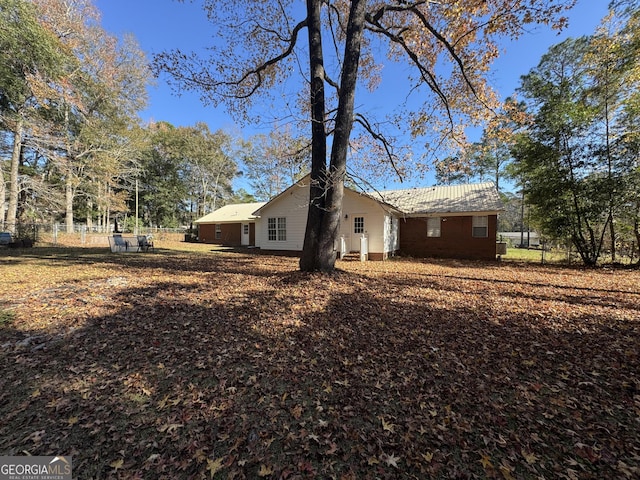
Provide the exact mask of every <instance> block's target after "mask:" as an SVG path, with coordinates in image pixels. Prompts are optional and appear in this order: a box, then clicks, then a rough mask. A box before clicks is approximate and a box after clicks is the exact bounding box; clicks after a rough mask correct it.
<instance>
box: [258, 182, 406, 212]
mask: <svg viewBox="0 0 640 480" xmlns="http://www.w3.org/2000/svg"><path fill="white" fill-rule="evenodd" d="M310 182H311V175H310V174H307V175H305V176H304V177H302V178H301V179H300V180H298V181H297V182H296V183H294V184H293V185H291V186H290V187H289V188H287V189H286V190H284V191H283V192H281V193H280V194H278V195H276V196H275V197H273V198H272V199H271V200H269V201H268V202H267V203H265V204H263V205H262V206H261V207H260V208H258V209H256V210H255V211H254V212H253V215H255V216H258V217H259V216H261V215H262V211H263V210H264V208H263V207H265V208H270V207H271V206H273V204H274V203H277V202H278V201H279V200H280V199H281V198H282V197H284V196H285V195H286V194H287V193H291V191H292V190H293V189H296V188H297V189H299V188H309V184H310ZM344 194H345V195H356V196H358V197H362V198H366V199H368V200H370V201H372V202H374V204H377V205H379V206H381V207H383V208H385V209H386V210H391V211H396V210H397V209H396V207H395V205H392V204H389V203H387V202H386V201H385V200H384V199H381V198H380V197H379V196H376V195H371V194H369V193H366V192H358V191H356V190H353V189H352V188H349V187H347V186H345V187H344ZM396 213H401V212H396Z"/></svg>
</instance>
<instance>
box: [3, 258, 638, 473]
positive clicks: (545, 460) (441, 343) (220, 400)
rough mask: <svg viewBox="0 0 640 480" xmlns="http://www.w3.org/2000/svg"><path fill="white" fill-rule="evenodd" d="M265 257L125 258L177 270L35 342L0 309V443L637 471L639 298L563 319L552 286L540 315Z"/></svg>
mask: <svg viewBox="0 0 640 480" xmlns="http://www.w3.org/2000/svg"><path fill="white" fill-rule="evenodd" d="M258 260H260V261H256V260H254V261H253V262H251V259H249V258H245V257H243V256H234V257H224V258H223V257H218V256H215V257H213V258H211V259H207V260H206V262H204V266H202V265H201V263H200V262H199V261H198V260H193V261H191V260H190V259H189V258H178V257H177V258H165V259H157V258H156V259H153V262H152V263H150V264H149V265H148V267H147V266H146V264H145V263H144V262H145V261H150V260H149V259H147V260H145V259H144V258H140V259H137V258H136V259H134V260H131V262H133V263H132V264H129V263H128V262H130V260H127V263H126V264H129V265H132V266H131V268H135V269H139V270H140V271H143V269H144V268H153V269H159V270H161V271H163V272H165V274H166V275H167V278H166V279H165V280H164V281H158V282H155V283H153V284H151V285H144V286H141V287H136V286H135V284H133V285H132V283H131V281H128V282H124V283H122V284H115V285H112V288H110V289H109V290H107V291H106V292H103V293H104V294H105V295H108V297H109V298H108V299H107V300H108V302H107V303H108V304H109V305H110V306H111V307H110V308H109V309H107V310H108V313H105V312H104V310H100V311H101V313H100V314H97V315H88V317H87V319H86V321H85V322H84V323H83V324H82V325H79V326H78V328H74V329H60V331H57V332H56V331H55V330H48V331H47V332H48V333H47V334H46V335H44V337H43V338H39V339H36V340H34V341H33V342H25V340H26V339H29V338H32V337H38V336H39V335H41V332H39V331H36V330H34V331H25V330H22V329H19V328H18V326H12V325H9V326H5V327H4V328H3V329H2V330H1V331H0V338H1V339H2V340H0V343H1V344H2V357H3V358H2V363H1V364H2V365H3V367H2V370H1V373H2V378H1V380H0V392H2V393H0V418H2V419H3V422H2V426H0V439H1V440H0V452H2V454H3V455H21V454H24V453H25V452H28V453H29V454H32V455H53V454H62V453H64V454H71V455H73V461H74V473H75V474H76V475H77V476H78V477H79V478H96V479H97V478H150V479H151V478H153V479H156V478H194V479H195V478H203V477H205V476H206V477H210V476H213V475H214V473H215V475H217V476H216V477H215V478H218V477H219V478H258V477H267V478H268V477H269V476H271V477H273V478H331V477H335V478H474V477H494V476H495V477H499V476H503V477H506V478H509V475H511V476H512V477H514V478H537V477H541V476H545V477H548V478H551V477H557V476H563V475H565V476H571V475H572V474H575V475H576V476H577V477H580V478H594V479H595V478H620V477H622V478H623V477H624V476H625V475H627V472H629V473H631V474H633V473H634V472H638V468H640V460H639V458H638V452H637V445H639V444H640V443H639V441H640V437H639V435H640V434H639V427H638V425H637V417H638V413H639V410H638V409H639V408H640V392H639V391H638V388H639V387H640V378H639V377H638V372H639V371H640V359H639V357H638V351H637V345H638V344H640V329H639V325H638V322H637V319H636V320H635V321H632V320H628V319H627V317H626V315H627V314H628V313H629V311H625V312H617V311H614V310H611V311H610V312H609V313H607V312H604V313H605V315H608V317H607V316H605V317H603V311H600V310H599V311H594V312H593V313H589V312H588V311H584V312H581V313H579V314H577V315H572V316H567V317H566V318H564V322H565V323H564V324H563V328H558V326H557V325H556V323H555V322H551V321H549V318H547V317H540V316H539V311H544V312H545V315H548V316H550V315H551V313H552V312H551V311H549V310H545V309H547V307H546V306H545V305H543V303H545V302H547V301H548V300H550V299H549V297H550V296H551V294H550V293H548V292H545V293H544V295H538V296H537V297H536V296H534V297H532V299H531V300H532V301H537V302H539V303H540V304H541V305H540V309H539V311H538V312H536V311H526V312H522V311H520V310H517V314H516V313H514V312H516V311H515V310H514V311H512V312H509V311H503V312H502V313H501V314H500V315H493V311H492V310H491V309H490V308H489V307H490V305H491V304H492V302H495V301H496V299H497V297H498V296H499V295H504V299H505V305H508V304H509V302H511V303H514V298H513V292H512V291H511V290H510V289H508V288H507V289H504V287H505V285H506V284H501V286H502V288H503V289H504V291H503V292H502V293H501V290H500V289H499V288H497V287H496V289H494V290H492V291H491V296H492V297H493V298H491V297H490V296H488V295H487V291H486V284H485V283H484V282H480V283H479V284H478V286H477V288H476V290H475V291H473V290H472V289H471V288H470V287H469V286H468V285H466V286H465V288H464V291H463V292H462V293H460V289H457V287H456V286H455V285H453V286H452V285H451V284H452V281H453V280H454V279H452V278H450V277H438V276H433V277H432V278H431V279H430V281H429V283H428V284H427V285H425V284H423V283H425V282H422V283H420V282H418V283H415V282H414V283H411V281H410V280H407V278H405V277H403V278H401V279H398V278H395V277H393V276H392V275H390V276H389V278H388V279H386V280H379V281H377V282H376V281H373V280H372V279H370V278H364V277H363V276H361V275H358V274H354V273H350V272H337V273H336V274H335V275H332V276H324V275H319V274H304V273H300V272H294V271H292V270H291V269H287V268H285V269H283V268H282V264H281V263H279V262H280V261H281V260H279V259H278V258H275V257H264V258H262V259H258ZM262 262H264V263H262ZM113 263H114V264H115V265H116V266H117V267H122V266H124V265H125V264H124V263H121V261H120V260H114V261H113ZM276 265H279V267H278V268H277V269H275V266H276ZM287 265H289V264H287ZM272 267H274V268H272ZM269 268H271V269H272V271H271V274H269V273H268V270H269ZM178 269H179V271H180V274H181V275H184V274H185V273H186V274H195V273H198V274H199V275H200V277H198V281H191V282H188V281H187V280H185V279H184V278H183V277H170V276H169V275H170V273H171V272H172V271H173V272H176V271H177V270H178ZM274 269H275V270H276V271H273V270H274ZM187 276H188V275H187ZM467 276H468V275H467ZM462 281H465V280H464V278H463V279H462ZM434 292H440V293H442V294H443V296H444V298H448V299H449V300H450V301H449V302H444V301H443V298H442V297H441V296H440V295H436V294H434ZM86 293H87V292H83V295H86ZM90 293H91V292H90ZM399 293H404V295H400V294H399ZM456 295H457V297H456ZM563 296H565V297H566V294H563V293H560V294H559V297H560V298H559V299H558V301H560V302H563V301H565V300H566V299H565V300H563V299H562V297H563ZM574 300H578V298H577V297H576V298H575V299H574ZM585 301H588V299H587V300H585ZM103 304H104V302H103ZM586 306H590V305H589V304H586ZM621 308H623V309H624V308H626V309H628V310H631V311H633V312H636V311H637V305H635V304H633V302H629V304H628V305H623V306H622V307H621ZM560 319H561V315H557V316H556V318H555V320H560ZM584 325H588V326H589V328H588V329H584V328H582V326H584ZM587 330H588V331H587ZM216 472H217V473H216Z"/></svg>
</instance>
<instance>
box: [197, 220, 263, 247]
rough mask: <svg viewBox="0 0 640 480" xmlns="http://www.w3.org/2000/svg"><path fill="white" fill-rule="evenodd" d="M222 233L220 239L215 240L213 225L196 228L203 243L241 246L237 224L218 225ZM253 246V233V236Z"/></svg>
mask: <svg viewBox="0 0 640 480" xmlns="http://www.w3.org/2000/svg"><path fill="white" fill-rule="evenodd" d="M220 227H221V229H222V232H221V235H220V238H219V239H217V238H216V226H215V224H201V225H199V226H198V238H200V241H202V242H204V243H211V244H213V245H229V246H233V247H236V246H240V244H241V236H240V234H241V227H242V225H241V224H239V223H223V224H221V225H220ZM253 239H254V245H255V233H254V236H253Z"/></svg>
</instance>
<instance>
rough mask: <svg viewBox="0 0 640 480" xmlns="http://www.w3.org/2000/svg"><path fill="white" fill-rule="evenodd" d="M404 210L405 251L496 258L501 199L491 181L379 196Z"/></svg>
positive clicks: (402, 234) (402, 243) (402, 236)
mask: <svg viewBox="0 0 640 480" xmlns="http://www.w3.org/2000/svg"><path fill="white" fill-rule="evenodd" d="M376 195H377V196H378V197H379V198H380V199H381V200H383V201H385V202H386V203H389V204H391V205H393V206H394V207H395V208H396V209H398V210H399V211H401V212H402V218H401V220H400V232H399V234H400V242H399V243H400V245H399V246H400V253H402V254H404V255H410V256H413V257H442V258H466V259H483V260H494V259H495V258H496V231H497V223H498V213H499V212H500V211H501V210H502V203H501V201H500V197H499V195H498V192H497V190H496V188H495V185H494V184H493V183H492V182H486V183H478V184H466V185H452V186H437V187H427V188H411V189H404V190H393V191H384V192H379V193H377V194H376Z"/></svg>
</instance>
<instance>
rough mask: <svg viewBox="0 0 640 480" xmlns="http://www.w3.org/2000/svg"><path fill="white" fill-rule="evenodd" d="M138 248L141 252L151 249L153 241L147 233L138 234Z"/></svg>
mask: <svg viewBox="0 0 640 480" xmlns="http://www.w3.org/2000/svg"><path fill="white" fill-rule="evenodd" d="M138 248H139V249H140V250H142V251H143V252H148V251H149V250H153V242H152V241H151V237H149V236H147V235H138Z"/></svg>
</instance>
